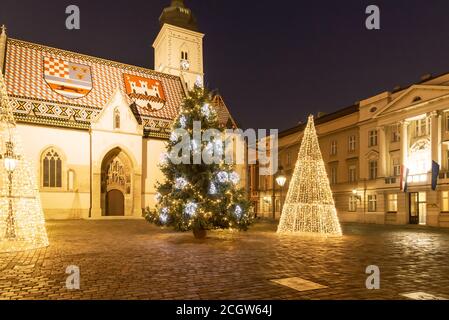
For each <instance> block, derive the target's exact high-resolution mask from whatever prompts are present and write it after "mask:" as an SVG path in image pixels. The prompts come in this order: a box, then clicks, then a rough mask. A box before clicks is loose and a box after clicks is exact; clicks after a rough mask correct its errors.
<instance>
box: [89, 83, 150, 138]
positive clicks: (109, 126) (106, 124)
mask: <svg viewBox="0 0 449 320" xmlns="http://www.w3.org/2000/svg"><path fill="white" fill-rule="evenodd" d="M130 104H131V101H130V99H129V98H128V97H127V96H126V95H125V94H124V93H123V92H122V91H121V90H120V88H117V89H116V90H115V92H114V94H113V95H112V96H111V98H110V100H109V102H108V103H107V104H106V105H105V106H104V107H103V109H102V111H101V112H100V114H99V115H98V117H97V119H96V120H95V121H94V122H93V123H92V129H93V130H102V131H117V132H122V133H130V134H143V130H142V126H141V125H140V124H139V123H138V121H137V120H136V117H135V115H134V113H133V112H132V111H131V108H130V107H129V106H130Z"/></svg>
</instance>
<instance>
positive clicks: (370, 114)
mask: <svg viewBox="0 0 449 320" xmlns="http://www.w3.org/2000/svg"><path fill="white" fill-rule="evenodd" d="M315 123H316V128H317V133H318V136H319V141H320V146H321V151H322V154H323V158H324V161H325V163H326V165H327V169H328V177H329V180H330V183H331V187H332V189H333V193H334V198H335V202H336V206H337V211H338V215H339V218H340V220H341V221H353V222H366V223H377V224H421V225H427V226H440V227H449V74H444V75H441V76H437V77H431V76H429V75H427V76H424V77H423V78H422V79H421V81H420V82H419V83H416V84H413V85H410V86H409V87H406V88H395V89H394V90H392V91H389V92H383V93H381V94H379V95H376V96H373V97H369V98H367V99H365V100H362V101H360V102H358V103H356V104H355V105H353V106H349V107H347V108H344V109H341V110H338V111H336V112H334V113H332V114H318V115H317V117H316V120H315ZM304 128H305V124H300V125H298V126H296V127H294V128H291V129H289V130H286V131H284V132H281V133H280V135H279V136H280V138H279V164H280V165H281V166H282V167H283V173H284V174H285V175H286V176H287V178H288V180H287V185H286V186H285V187H284V190H283V191H284V195H283V198H282V199H281V188H280V187H279V186H277V185H276V182H275V178H276V177H275V176H267V177H263V176H259V175H258V174H257V172H258V167H257V166H253V167H252V168H251V173H252V174H251V198H252V201H253V203H254V205H255V207H256V212H258V214H259V215H261V216H265V217H279V211H280V207H281V200H284V198H285V194H286V192H287V188H288V181H289V180H290V178H291V174H292V173H293V169H294V166H295V163H296V157H297V155H298V151H299V146H300V142H301V137H302V133H303V130H304ZM432 161H434V162H435V163H437V164H438V165H439V167H440V172H439V176H438V180H437V187H436V190H433V188H432V186H431V182H432ZM402 173H403V174H402ZM406 173H408V175H407V176H406ZM401 176H402V177H403V178H402V179H403V180H401ZM401 181H403V182H404V183H403V184H401ZM405 181H407V188H406V189H405V190H404V186H405ZM273 186H274V187H273Z"/></svg>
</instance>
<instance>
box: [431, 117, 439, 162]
mask: <svg viewBox="0 0 449 320" xmlns="http://www.w3.org/2000/svg"><path fill="white" fill-rule="evenodd" d="M430 141H431V155H432V160H433V161H435V162H436V163H438V164H439V165H440V166H441V114H440V113H439V112H438V111H432V112H431V113H430Z"/></svg>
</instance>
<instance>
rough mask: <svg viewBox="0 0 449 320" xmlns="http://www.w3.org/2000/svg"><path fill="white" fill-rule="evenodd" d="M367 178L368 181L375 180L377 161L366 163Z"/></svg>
mask: <svg viewBox="0 0 449 320" xmlns="http://www.w3.org/2000/svg"><path fill="white" fill-rule="evenodd" d="M368 170H369V172H368V176H369V180H376V179H377V174H378V163H377V160H370V161H369V162H368Z"/></svg>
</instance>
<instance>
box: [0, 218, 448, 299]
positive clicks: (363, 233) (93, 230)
mask: <svg viewBox="0 0 449 320" xmlns="http://www.w3.org/2000/svg"><path fill="white" fill-rule="evenodd" d="M47 230H48V234H49V239H50V243H51V245H50V246H49V247H47V248H42V249H38V250H32V251H26V252H20V253H8V254H0V299H163V300H166V299H220V300H221V299H238V300H240V299H264V300H265V299H293V300H295V299H298V300H300V299H345V300H346V299H407V297H405V296H403V295H402V294H404V293H410V292H424V293H426V294H430V295H434V296H437V297H449V264H448V262H449V230H446V229H437V228H429V227H414V226H385V225H360V224H344V225H343V230H344V236H343V237H341V238H327V239H326V238H319V237H310V236H309V237H304V236H286V235H281V236H280V235H278V234H276V233H275V230H276V224H274V223H269V222H262V223H257V224H256V225H254V226H253V227H252V228H251V229H250V230H249V231H248V232H230V231H213V232H209V234H208V237H207V239H205V240H196V239H194V237H193V235H192V234H191V233H176V232H174V231H172V230H169V229H165V230H164V229H160V228H158V227H156V226H153V225H150V224H148V223H147V222H146V221H143V220H103V221H86V220H68V221H67V220H66V221H48V222H47ZM70 265H75V266H78V267H79V269H80V289H79V290H69V289H67V288H66V279H67V277H68V276H69V275H68V274H66V268H67V267H68V266H70ZM369 265H376V266H378V267H379V269H380V289H379V290H368V289H366V286H365V281H366V279H367V277H368V276H369V275H368V274H366V273H365V270H366V267H367V266H369ZM294 277H298V278H301V279H304V280H307V281H311V282H314V283H318V284H320V285H323V286H326V288H322V289H317V290H309V291H302V292H301V291H297V290H294V289H292V288H289V287H287V286H283V285H281V284H278V283H275V282H273V281H272V280H276V279H285V278H294Z"/></svg>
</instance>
